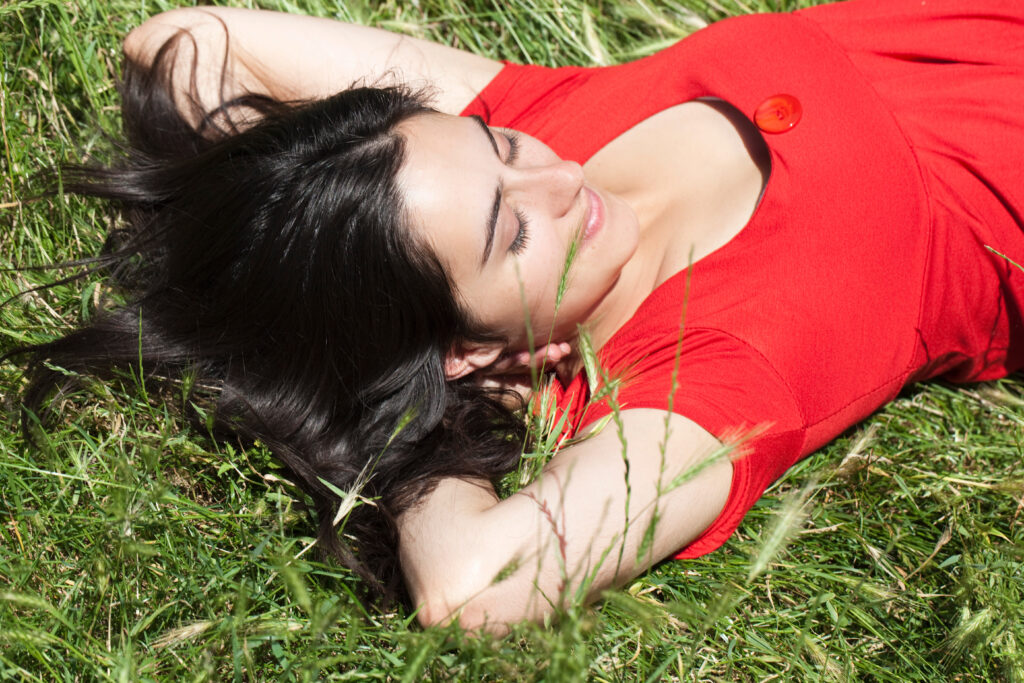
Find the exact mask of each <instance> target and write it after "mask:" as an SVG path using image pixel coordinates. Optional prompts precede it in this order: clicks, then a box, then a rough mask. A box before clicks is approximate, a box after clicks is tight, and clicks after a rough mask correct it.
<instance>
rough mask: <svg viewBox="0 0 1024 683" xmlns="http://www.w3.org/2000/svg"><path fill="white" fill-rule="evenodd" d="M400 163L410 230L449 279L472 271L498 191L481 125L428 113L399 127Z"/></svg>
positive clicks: (400, 180)
mask: <svg viewBox="0 0 1024 683" xmlns="http://www.w3.org/2000/svg"><path fill="white" fill-rule="evenodd" d="M398 130H399V133H400V134H401V135H402V136H403V137H404V139H405V161H404V163H403V165H402V169H401V171H400V172H399V174H398V184H399V190H400V191H401V193H402V196H403V199H404V202H405V207H406V212H407V214H408V216H409V219H410V223H411V225H412V229H413V230H414V231H415V232H416V233H417V234H418V235H419V236H420V237H421V238H423V239H424V240H425V241H426V243H427V244H428V245H430V247H431V248H432V249H433V250H434V252H435V254H436V255H437V256H438V258H440V259H441V262H442V263H444V264H445V266H446V267H447V268H448V269H449V271H450V275H452V276H453V277H455V278H456V280H457V281H458V279H459V276H460V275H466V276H468V275H469V274H471V273H472V272H475V271H476V269H477V266H478V265H479V262H480V258H481V254H482V253H483V249H484V244H485V242H486V237H487V222H488V216H489V213H490V206H491V203H492V202H491V200H492V199H493V197H494V193H495V190H496V187H497V175H496V172H495V166H494V163H495V156H494V149H493V148H492V146H491V143H490V141H489V140H488V138H487V137H486V136H485V134H484V130H482V129H481V127H480V125H479V124H478V123H477V122H475V121H473V120H472V119H468V118H465V117H459V116H449V115H446V114H438V113H433V112H431V113H427V114H421V115H418V116H414V117H412V118H411V119H409V120H407V121H405V122H403V123H402V124H401V125H400V126H399V128H398Z"/></svg>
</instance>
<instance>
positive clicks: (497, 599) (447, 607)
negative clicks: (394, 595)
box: [414, 563, 538, 636]
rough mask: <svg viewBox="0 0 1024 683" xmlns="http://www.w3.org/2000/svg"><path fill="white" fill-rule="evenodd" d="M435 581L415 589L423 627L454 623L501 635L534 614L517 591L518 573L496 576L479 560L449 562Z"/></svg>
mask: <svg viewBox="0 0 1024 683" xmlns="http://www.w3.org/2000/svg"><path fill="white" fill-rule="evenodd" d="M445 570H446V571H443V572H441V577H439V580H438V581H435V582H430V583H429V584H423V585H421V586H420V587H419V589H418V590H415V591H414V594H415V598H416V605H417V607H418V611H417V620H418V621H419V623H420V625H421V626H423V627H424V628H433V627H438V626H440V627H445V626H448V625H450V624H452V623H457V624H458V626H459V628H461V629H463V630H465V631H477V632H486V633H490V634H492V635H497V636H503V635H505V634H507V633H508V632H509V627H510V626H511V625H512V624H513V623H517V622H520V621H523V620H526V619H530V618H536V617H537V616H538V615H536V614H532V613H531V610H530V609H528V602H529V601H528V600H526V599H525V596H524V595H521V594H520V593H519V591H520V590H521V589H522V588H523V586H521V585H520V581H517V580H516V579H517V577H509V578H504V579H502V580H500V581H498V580H495V576H494V575H493V573H490V572H488V571H487V569H485V568H484V567H482V566H481V564H480V563H472V564H468V565H467V564H463V565H462V566H459V567H454V566H452V565H448V566H446V568H445Z"/></svg>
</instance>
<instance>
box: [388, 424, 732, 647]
mask: <svg viewBox="0 0 1024 683" xmlns="http://www.w3.org/2000/svg"><path fill="white" fill-rule="evenodd" d="M631 412H633V413H634V415H633V416H631V417H632V418H633V419H632V422H633V427H632V428H631V429H627V436H628V437H629V438H628V439H627V441H628V444H629V446H628V453H627V454H626V457H624V456H623V452H622V449H621V445H620V441H619V439H618V438H617V436H616V434H615V433H614V428H612V427H609V428H608V429H607V430H606V432H607V433H605V434H602V435H601V436H600V437H596V438H595V439H593V440H592V441H591V442H586V443H584V444H582V445H580V446H576V447H574V448H572V449H570V451H571V452H563V453H560V454H559V455H558V456H556V459H555V460H554V461H553V462H552V463H551V465H549V467H548V468H547V469H546V471H545V473H544V475H543V476H542V477H541V478H540V479H539V480H538V481H536V482H534V483H532V484H530V486H528V487H526V488H525V489H523V491H521V492H519V493H517V494H516V495H514V496H512V497H510V498H508V499H506V500H504V501H500V502H499V501H498V500H497V497H496V496H495V495H494V493H493V490H491V489H490V488H489V486H486V485H480V484H470V483H468V482H462V481H456V480H449V481H446V482H443V483H442V485H441V486H439V487H438V489H437V491H435V493H434V494H433V495H431V496H429V497H428V498H427V499H426V500H425V501H424V502H423V504H422V505H421V506H419V507H418V508H417V509H415V510H413V511H411V512H410V513H409V514H407V515H405V516H404V517H403V520H402V522H401V536H402V539H403V540H402V546H403V547H402V563H403V567H404V569H405V571H406V576H407V581H408V585H409V588H410V592H411V593H412V595H413V598H414V600H415V601H416V602H417V604H419V605H421V606H422V610H423V611H422V612H421V614H420V618H421V621H423V622H424V623H428V624H429V623H438V622H441V621H444V620H445V619H447V618H449V617H450V615H456V614H457V615H458V617H459V621H460V623H461V624H462V625H463V626H466V627H480V626H486V627H487V628H488V629H489V630H492V631H499V632H500V631H502V630H503V629H504V628H505V627H506V625H507V624H510V623H515V622H518V621H521V620H525V619H531V620H541V619H543V618H544V616H545V615H547V614H550V613H551V612H552V611H554V610H555V609H557V608H559V607H562V606H564V605H565V603H566V602H567V601H575V600H581V599H582V600H589V599H591V598H594V597H596V596H597V595H599V594H600V592H601V591H603V590H604V589H606V588H608V587H610V586H613V585H617V584H621V583H623V582H625V581H627V580H629V579H631V578H633V577H635V576H636V575H638V574H639V573H641V572H643V571H644V570H646V569H647V567H649V566H650V565H651V564H653V563H654V562H657V561H659V560H661V559H663V558H665V557H667V556H668V555H670V554H671V553H672V552H673V551H674V550H676V549H678V548H679V547H680V546H682V545H685V544H686V543H688V542H689V541H691V540H692V539H694V538H696V536H697V535H698V534H699V533H700V532H701V531H703V530H704V529H705V528H706V527H707V526H708V524H710V523H711V521H712V520H713V519H714V518H715V517H716V516H717V514H718V512H719V511H720V510H721V508H722V505H723V504H724V502H725V497H726V494H727V493H728V490H729V483H730V481H731V472H732V468H731V464H730V463H729V461H728V459H727V458H720V459H718V460H717V461H715V462H713V463H712V464H710V465H708V466H707V467H705V468H703V469H701V470H700V473H699V474H697V475H696V476H694V477H693V478H691V479H688V480H687V481H685V482H679V481H678V475H680V474H681V473H683V472H685V471H687V470H688V469H689V468H690V467H692V466H694V465H697V464H699V463H701V462H702V461H704V460H705V459H706V458H707V457H708V456H709V455H710V454H711V453H712V452H714V451H715V449H716V448H717V447H718V444H717V442H716V441H715V440H714V439H713V438H712V437H710V435H708V434H707V433H706V432H704V431H703V430H700V428H699V427H696V426H695V425H693V424H692V423H689V422H688V421H684V420H683V419H682V418H675V419H676V421H677V422H678V424H676V425H674V426H675V436H674V438H675V439H676V440H677V441H678V442H684V443H686V447H685V448H671V447H670V448H669V449H668V450H667V456H668V457H667V458H666V459H664V460H663V459H662V458H661V455H660V448H659V444H658V442H659V440H660V439H663V436H659V435H663V434H664V430H663V429H662V428H661V427H662V425H663V424H664V414H663V413H659V412H658V411H631ZM638 412H646V414H644V415H642V416H641V417H642V418H643V419H639V420H638V419H636V416H635V413H638ZM627 460H628V462H629V464H630V467H629V477H628V482H629V483H628V485H627V478H626V464H625V463H626V462H627ZM674 480H675V481H674ZM652 525H653V526H652ZM649 532H650V533H649Z"/></svg>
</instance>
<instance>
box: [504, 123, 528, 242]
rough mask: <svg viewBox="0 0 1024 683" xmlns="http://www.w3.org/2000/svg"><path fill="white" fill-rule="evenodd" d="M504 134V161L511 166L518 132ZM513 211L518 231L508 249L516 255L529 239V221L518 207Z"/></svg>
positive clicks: (517, 151)
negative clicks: (505, 147)
mask: <svg viewBox="0 0 1024 683" xmlns="http://www.w3.org/2000/svg"><path fill="white" fill-rule="evenodd" d="M504 135H505V139H506V140H508V158H507V159H505V163H506V164H508V165H509V166H511V165H512V164H513V163H515V160H516V158H517V157H518V156H519V134H518V133H516V132H515V131H506V132H505V133H504ZM514 213H515V217H516V221H517V222H518V223H519V231H518V232H517V233H516V238H515V239H514V240H512V244H510V245H509V248H508V250H509V251H510V252H512V253H513V254H515V255H516V256H518V255H519V254H521V253H523V251H524V250H525V249H526V245H527V243H528V242H529V241H530V233H529V231H528V230H527V227H528V226H529V224H530V221H529V220H528V219H527V218H526V214H524V213H523V212H522V211H520V210H519V209H516V210H515V211H514Z"/></svg>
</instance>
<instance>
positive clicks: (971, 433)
mask: <svg viewBox="0 0 1024 683" xmlns="http://www.w3.org/2000/svg"><path fill="white" fill-rule="evenodd" d="M794 4H795V3H789V2H782V1H780V2H778V3H762V2H760V1H759V0H750V2H746V3H740V2H730V1H728V0H721V2H713V1H709V2H708V3H707V5H706V6H705V5H704V4H702V3H701V2H699V1H694V2H690V1H689V0H680V1H678V2H674V1H672V0H657V1H656V0H646V1H645V2H626V1H625V0H609V1H606V2H593V3H590V4H584V3H582V2H579V0H563V1H562V2H556V0H528V1H526V2H521V3H518V4H514V5H513V4H505V3H493V4H492V3H485V2H483V1H482V0H420V1H419V2H415V1H410V2H406V3H401V4H400V3H396V2H383V3H380V4H379V5H378V4H377V3H368V2H367V3H356V2H353V3H351V4H350V5H349V6H348V9H342V8H340V7H338V6H335V5H334V4H329V3H327V2H324V1H323V0H280V1H279V2H276V3H275V2H268V3H267V4H266V6H271V7H275V8H282V9H288V10H294V11H304V12H310V13H314V14H322V15H327V16H335V17H339V18H345V19H353V20H358V21H363V22H367V23H375V24H378V25H382V26H386V27H389V28H394V29H397V30H402V31H407V32H409V33H412V34H415V35H421V36H425V37H432V38H435V39H439V40H444V41H448V42H451V43H452V44H455V45H458V46H461V47H466V48H469V49H472V50H476V51H479V52H482V53H484V54H488V55H493V56H502V57H507V58H512V59H519V60H529V61H535V62H538V63H547V64H561V63H601V62H614V61H621V60H625V59H629V58H633V57H637V56H640V55H642V54H646V53H649V52H651V51H653V50H655V49H657V48H658V47H660V46H662V45H664V44H666V43H668V42H671V41H673V40H676V39H677V38H679V37H681V36H682V35H683V34H685V33H686V32H687V31H689V30H691V29H692V28H693V27H694V26H695V25H697V24H699V23H700V22H701V21H711V20H714V19H718V18H721V17H722V16H725V15H726V14H731V13H738V12H744V11H751V10H762V9H790V8H792V6H793V5H794ZM170 6H171V3H167V2H147V1H145V0H143V1H142V2H127V1H125V0H110V1H105V2H99V1H98V0H79V1H78V2H70V1H67V0H8V1H7V2H6V3H5V4H4V5H2V6H0V55H2V57H0V58H2V61H3V69H2V81H0V84H2V89H3V92H2V99H0V137H2V149H0V159H2V162H0V205H2V208H0V265H2V266H11V265H27V264H40V263H48V262H59V261H63V260H66V259H72V258H75V257H78V256H81V255H83V254H91V253H94V252H95V251H96V249H97V247H98V245H99V244H100V242H101V240H102V236H103V233H104V230H105V227H106V226H107V225H108V223H109V218H110V215H109V211H108V209H106V208H105V207H104V206H102V205H101V204H99V203H95V202H87V201H80V200H77V199H63V198H62V199H46V200H38V201H36V200H34V199H33V196H34V193H35V191H36V189H37V188H38V186H37V185H35V184H34V183H33V180H32V176H33V174H34V173H36V172H37V171H41V170H45V169H51V168H54V167H56V166H57V165H58V164H59V163H60V162H61V161H65V160H80V159H82V158H83V157H85V156H88V155H91V154H96V153H100V154H102V151H103V150H104V149H106V143H105V142H104V138H103V134H102V131H115V130H116V129H117V116H118V112H117V105H116V97H115V92H114V90H113V86H112V83H113V76H114V74H115V73H116V69H117V62H118V41H119V39H120V37H121V36H123V35H124V33H125V32H126V31H127V30H128V29H129V28H130V27H131V26H134V25H136V24H138V23H139V22H141V21H142V19H143V18H144V17H145V16H147V15H149V14H151V13H154V12H156V11H158V10H160V9H165V8H168V7H170ZM55 278H56V274H55V273H52V272H34V271H21V272H12V271H5V272H3V273H2V274H0V297H4V298H6V297H7V296H11V295H13V294H15V293H17V292H19V291H23V290H25V289H27V288H29V287H31V286H33V285H35V284H39V283H45V282H50V281H52V280H54V279H55ZM97 287H99V288H102V282H100V283H99V284H87V285H83V284H81V283H78V284H74V285H69V286H58V287H54V288H52V289H50V290H47V291H44V292H39V293H35V294H29V295H25V296H23V297H21V298H19V299H17V300H15V301H14V302H13V303H11V304H9V305H7V306H6V307H4V308H2V309H0V335H2V342H0V344H2V348H10V347H11V346H13V345H15V344H18V343H22V342H25V341H38V340H44V339H46V338H48V337H49V336H50V335H54V334H57V333H59V332H60V331H61V330H64V329H67V328H68V327H69V326H71V325H73V324H74V323H75V321H77V320H79V319H81V318H82V317H83V316H88V315H89V312H90V311H91V310H92V302H93V301H94V297H95V296H97V295H98V293H99V291H100V290H99V289H97ZM20 386H21V378H20V376H19V373H18V368H16V367H13V366H12V365H10V364H7V365H3V366H0V387H2V388H0V392H2V394H3V396H4V413H3V415H4V417H3V419H4V424H3V428H2V430H0V678H2V679H4V680H8V679H12V680H27V681H50V680H178V679H181V680H225V679H235V680H247V681H262V680H268V679H279V678H280V679H286V680H290V679H301V680H313V679H327V680H364V679H370V680H395V681H413V680H419V679H423V678H429V679H455V680H550V681H562V680H583V679H594V680H600V681H637V680H641V681H645V680H651V681H653V680H686V681H704V680H729V681H732V680H738V681H754V680H801V681H802V680H812V681H813V680H825V681H844V680H878V681H908V680H928V681H937V680H957V681H992V680H1005V681H1022V680H1024V383H1022V382H1021V381H1020V380H1019V379H1011V380H1005V381H1001V382H995V383H991V384H985V385H979V386H973V387H967V388H953V387H948V386H945V385H942V384H933V385H929V386H927V387H924V388H916V389H913V390H911V391H909V392H907V393H906V394H905V395H904V396H902V397H901V398H900V399H898V400H897V401H895V402H894V403H892V404H891V405H890V406H888V407H887V408H885V409H884V410H882V411H881V412H880V413H879V414H878V415H876V416H874V417H873V418H872V419H871V420H869V421H868V422H867V423H865V424H864V425H862V426H859V427H857V428H856V429H854V430H851V431H850V432H849V433H847V434H846V435H844V436H843V437H842V438H841V439H839V440H838V441H836V442H835V443H833V444H832V445H830V446H829V447H828V448H826V449H824V450H823V451H822V452H820V453H819V454H816V455H814V456H812V457H811V458H808V459H807V460H805V461H803V462H802V463H800V464H799V465H798V466H796V467H795V468H793V469H792V470H791V471H790V472H789V473H788V474H787V475H786V477H785V478H784V479H783V480H781V481H780V482H778V483H777V484H776V485H775V486H774V487H773V488H772V489H771V491H770V492H769V494H768V495H767V496H766V497H765V498H764V499H763V500H762V501H761V502H760V503H759V504H758V505H757V506H756V507H755V509H754V510H753V511H752V512H751V513H750V514H749V515H748V517H747V519H746V521H745V522H744V524H743V525H742V526H741V528H740V531H739V533H738V534H737V535H736V536H735V537H734V538H733V539H732V540H730V541H729V543H727V544H726V546H725V547H724V548H723V549H721V550H719V551H717V552H715V553H713V554H711V555H710V556H707V557H704V558H701V559H699V560H693V561H687V562H668V563H664V564H662V565H660V566H659V567H657V568H656V569H655V570H653V571H652V572H650V573H649V574H647V575H645V576H643V577H641V578H640V579H638V580H636V581H634V582H632V583H631V584H629V585H628V586H626V587H625V588H624V589H623V590H620V591H615V592H613V593H610V594H609V595H608V597H607V598H606V600H605V601H604V602H602V603H601V604H600V605H598V606H596V607H590V608H585V607H574V608H571V609H570V610H569V611H568V613H567V614H566V615H565V616H564V618H563V619H562V620H561V621H559V622H558V623H556V624H554V625H552V626H550V627H548V628H541V627H534V626H522V627H520V628H518V629H517V630H516V632H515V633H514V635H513V636H512V637H509V638H506V639H502V640H494V639H491V638H487V637H467V636H466V635H465V634H463V633H461V632H459V631H458V630H457V629H455V628H449V629H436V630H427V631H424V630H422V629H420V628H419V627H417V626H416V625H415V624H414V623H413V622H414V619H413V615H411V614H409V613H406V612H404V611H401V610H398V611H394V612H389V613H381V612H380V611H375V610H372V609H371V610H366V609H364V608H363V607H361V606H360V604H359V602H358V601H357V600H356V599H355V598H354V591H355V590H356V585H357V584H356V581H355V579H354V578H353V577H352V576H350V575H349V574H348V573H347V572H345V571H343V570H341V569H339V568H337V567H335V566H333V565H328V564H322V563H319V562H317V561H316V560H315V557H314V553H313V552H311V551H310V543H311V538H310V535H311V532H312V529H311V528H310V526H309V525H308V523H307V521H306V520H305V516H304V513H303V511H302V508H301V505H300V503H299V499H298V497H297V496H296V494H295V491H294V490H293V489H292V488H291V487H290V486H289V485H288V484H287V482H285V481H284V480H283V479H282V478H281V476H280V472H279V471H278V469H277V468H276V466H275V464H274V462H273V460H272V459H271V457H270V456H269V454H268V453H266V452H264V451H262V450H259V449H254V450H249V451H239V450H236V449H232V448H231V447H230V446H229V445H224V444H221V445H215V444H214V443H213V442H212V441H211V440H210V439H208V438H207V437H206V435H204V434H202V433H200V432H197V431H195V430H192V429H189V428H187V427H186V426H185V425H184V424H183V423H182V422H181V420H180V419H179V418H178V417H176V413H175V410H173V407H174V404H175V402H180V401H181V397H176V396H161V397H157V396H146V395H145V394H143V393H142V392H140V391H138V390H136V389H134V388H133V387H132V384H131V382H130V381H126V382H125V383H124V385H123V386H120V385H114V384H100V383H93V384H89V385H87V387H86V388H85V389H83V390H82V391H81V392H80V393H79V394H77V395H75V396H71V397H69V398H68V399H67V400H66V401H64V402H63V403H62V405H61V406H60V410H59V417H58V419H57V421H56V422H55V424H53V425H52V426H50V427H49V428H48V429H47V430H45V431H41V432H40V440H39V444H38V445H36V446H31V447H30V446H28V445H26V444H25V443H24V442H23V441H22V439H21V437H20V436H19V434H18V432H17V429H16V415H17V396H18V392H19V388H20Z"/></svg>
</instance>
